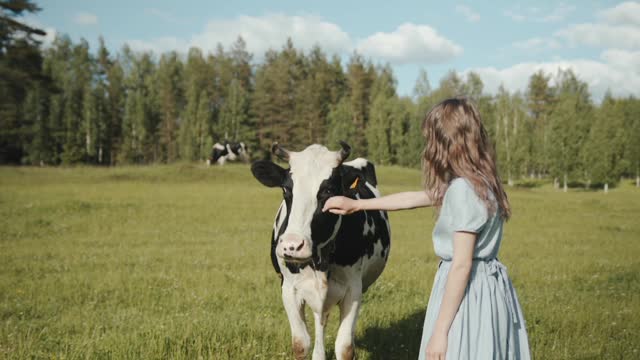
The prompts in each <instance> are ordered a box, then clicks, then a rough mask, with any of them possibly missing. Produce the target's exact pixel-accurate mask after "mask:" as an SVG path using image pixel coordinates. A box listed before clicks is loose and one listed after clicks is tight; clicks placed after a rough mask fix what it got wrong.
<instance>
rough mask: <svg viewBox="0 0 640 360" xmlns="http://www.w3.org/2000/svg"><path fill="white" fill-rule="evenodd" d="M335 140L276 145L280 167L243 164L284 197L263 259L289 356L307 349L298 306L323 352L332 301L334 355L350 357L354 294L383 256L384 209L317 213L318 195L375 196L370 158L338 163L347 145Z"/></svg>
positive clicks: (386, 242)
mask: <svg viewBox="0 0 640 360" xmlns="http://www.w3.org/2000/svg"><path fill="white" fill-rule="evenodd" d="M341 145H342V149H341V150H340V151H337V152H334V151H329V150H328V149H327V148H326V147H324V146H322V145H311V146H309V147H307V148H306V149H305V150H303V151H300V152H293V151H287V150H284V149H283V148H281V147H279V146H278V144H277V143H276V144H274V146H273V148H272V152H273V153H274V154H275V155H276V156H278V157H280V158H281V159H283V160H286V161H288V163H289V168H288V169H284V168H282V167H280V166H278V165H276V164H275V163H273V162H271V161H268V160H261V161H256V162H254V163H253V165H252V166H251V171H252V172H253V175H254V176H255V177H256V179H258V181H260V182H261V183H262V184H263V185H265V186H268V187H280V188H282V195H283V198H284V199H283V200H282V203H281V204H280V208H279V210H278V213H277V215H276V218H275V222H274V225H273V233H272V241H271V260H272V262H273V266H274V268H275V270H276V272H278V273H279V274H280V275H281V279H282V300H283V303H284V308H285V310H286V312H287V316H288V318H289V324H290V326H291V336H292V345H293V352H294V355H295V358H296V359H302V358H305V357H306V355H307V354H308V352H309V350H310V347H311V337H310V336H309V333H308V331H307V328H306V325H305V320H304V305H305V304H306V305H308V306H309V307H310V308H311V310H312V311H313V315H314V319H315V345H314V349H313V359H314V360H318V359H324V358H325V348H324V328H325V325H326V323H327V318H328V315H329V310H330V308H331V307H332V306H334V305H339V307H340V327H339V330H338V335H337V337H336V343H335V352H336V357H337V358H338V359H352V358H353V356H354V348H353V339H354V331H355V324H356V319H357V317H358V310H359V307H360V303H361V301H362V294H363V293H364V292H365V291H366V290H367V288H368V287H369V286H371V284H373V282H374V281H375V280H376V279H377V278H378V276H380V274H381V273H382V270H383V269H384V267H385V264H386V262H387V257H388V256H389V248H390V228H389V221H388V217H387V214H386V212H384V211H360V212H356V213H353V214H351V215H345V216H340V215H335V214H332V213H330V212H322V207H323V205H324V203H325V201H326V200H327V199H328V198H330V197H331V196H334V195H343V196H348V197H350V198H374V197H379V196H380V193H379V191H378V189H377V188H376V186H377V185H376V184H377V180H376V174H375V168H374V166H373V164H372V163H370V162H369V161H367V160H366V159H363V158H358V159H355V160H353V161H350V162H344V160H345V159H346V158H347V157H348V156H349V153H350V147H349V145H347V144H345V143H343V142H341Z"/></svg>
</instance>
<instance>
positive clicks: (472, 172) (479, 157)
mask: <svg viewBox="0 0 640 360" xmlns="http://www.w3.org/2000/svg"><path fill="white" fill-rule="evenodd" d="M422 134H423V135H424V138H425V141H426V144H425V148H424V151H423V158H422V168H423V171H424V182H425V183H424V185H425V189H426V191H427V192H428V193H429V194H430V196H431V198H432V199H433V200H434V205H435V206H436V207H437V208H440V207H441V206H442V199H443V197H444V193H445V191H446V190H447V187H448V186H449V183H450V182H451V180H453V179H455V178H457V177H463V178H466V179H467V180H469V181H470V182H471V184H472V185H473V187H474V189H475V191H476V194H478V196H479V197H480V198H481V199H482V200H483V201H484V203H485V204H486V206H487V209H488V210H489V213H491V214H493V213H495V212H496V211H497V210H498V208H499V209H500V217H502V218H503V219H504V220H507V219H509V217H510V216H511V206H510V205H509V200H508V199H507V194H506V193H505V191H504V188H503V187H502V182H501V181H500V177H499V176H498V171H497V169H496V160H495V151H494V148H493V146H492V144H491V142H490V141H489V137H488V135H487V131H486V130H485V128H484V126H482V120H481V118H480V113H479V112H478V109H477V108H476V106H475V105H474V104H473V102H471V101H470V100H468V99H466V98H464V97H456V98H452V99H447V100H444V101H443V102H441V103H439V104H438V105H436V106H434V107H433V108H432V109H431V110H430V111H429V113H428V114H427V116H426V118H425V119H424V121H423V123H422ZM490 192H492V193H493V195H494V197H495V202H494V201H492V200H491V199H490Z"/></svg>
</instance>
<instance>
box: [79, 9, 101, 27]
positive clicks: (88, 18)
mask: <svg viewBox="0 0 640 360" xmlns="http://www.w3.org/2000/svg"><path fill="white" fill-rule="evenodd" d="M73 21H74V22H75V23H76V24H79V25H96V24H97V23H98V17H97V16H96V15H94V14H91V13H88V12H79V13H77V14H76V16H74V17H73Z"/></svg>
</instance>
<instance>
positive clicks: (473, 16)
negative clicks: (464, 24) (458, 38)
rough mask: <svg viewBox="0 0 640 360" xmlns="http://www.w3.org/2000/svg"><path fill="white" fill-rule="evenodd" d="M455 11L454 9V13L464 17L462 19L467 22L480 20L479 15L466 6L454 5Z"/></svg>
mask: <svg viewBox="0 0 640 360" xmlns="http://www.w3.org/2000/svg"><path fill="white" fill-rule="evenodd" d="M455 9H456V12H458V13H460V14H462V15H464V17H465V18H466V19H467V21H470V22H477V21H478V20H480V14H478V13H477V12H475V11H473V9H471V8H470V7H468V6H466V5H456V8H455Z"/></svg>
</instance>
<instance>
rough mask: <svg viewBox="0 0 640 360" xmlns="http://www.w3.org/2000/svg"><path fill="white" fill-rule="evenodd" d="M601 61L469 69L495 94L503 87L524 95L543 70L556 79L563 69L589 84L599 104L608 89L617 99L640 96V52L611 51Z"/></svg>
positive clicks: (540, 63)
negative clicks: (535, 77) (538, 72)
mask: <svg viewBox="0 0 640 360" xmlns="http://www.w3.org/2000/svg"><path fill="white" fill-rule="evenodd" d="M601 59H602V61H597V60H585V59H575V60H559V61H552V62H526V63H520V64H516V65H513V66H510V67H507V68H503V69H497V68H494V67H484V68H475V69H469V70H467V72H468V71H475V72H476V73H478V74H479V75H480V77H481V78H482V80H483V82H484V88H485V89H486V91H488V92H489V93H494V94H495V93H496V92H497V90H498V87H499V86H500V85H501V84H504V86H505V87H506V88H507V89H508V90H510V91H518V90H519V91H523V92H524V91H525V90H526V88H527V85H528V83H529V78H530V77H531V75H532V74H534V73H535V72H537V71H539V70H542V71H544V72H545V73H547V74H551V75H555V74H557V72H558V70H560V69H563V70H566V69H571V70H573V71H574V73H575V74H576V75H577V76H578V77H579V78H580V79H581V80H583V81H585V82H586V83H587V84H589V90H590V91H591V93H592V97H593V98H594V99H595V100H596V101H599V100H600V99H602V97H603V96H604V94H605V92H606V91H607V89H610V90H611V92H612V94H613V95H614V96H628V95H635V96H638V95H640V71H639V70H638V69H640V52H637V51H636V52H629V51H624V50H614V51H610V50H607V51H604V52H603V53H602V54H601Z"/></svg>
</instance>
